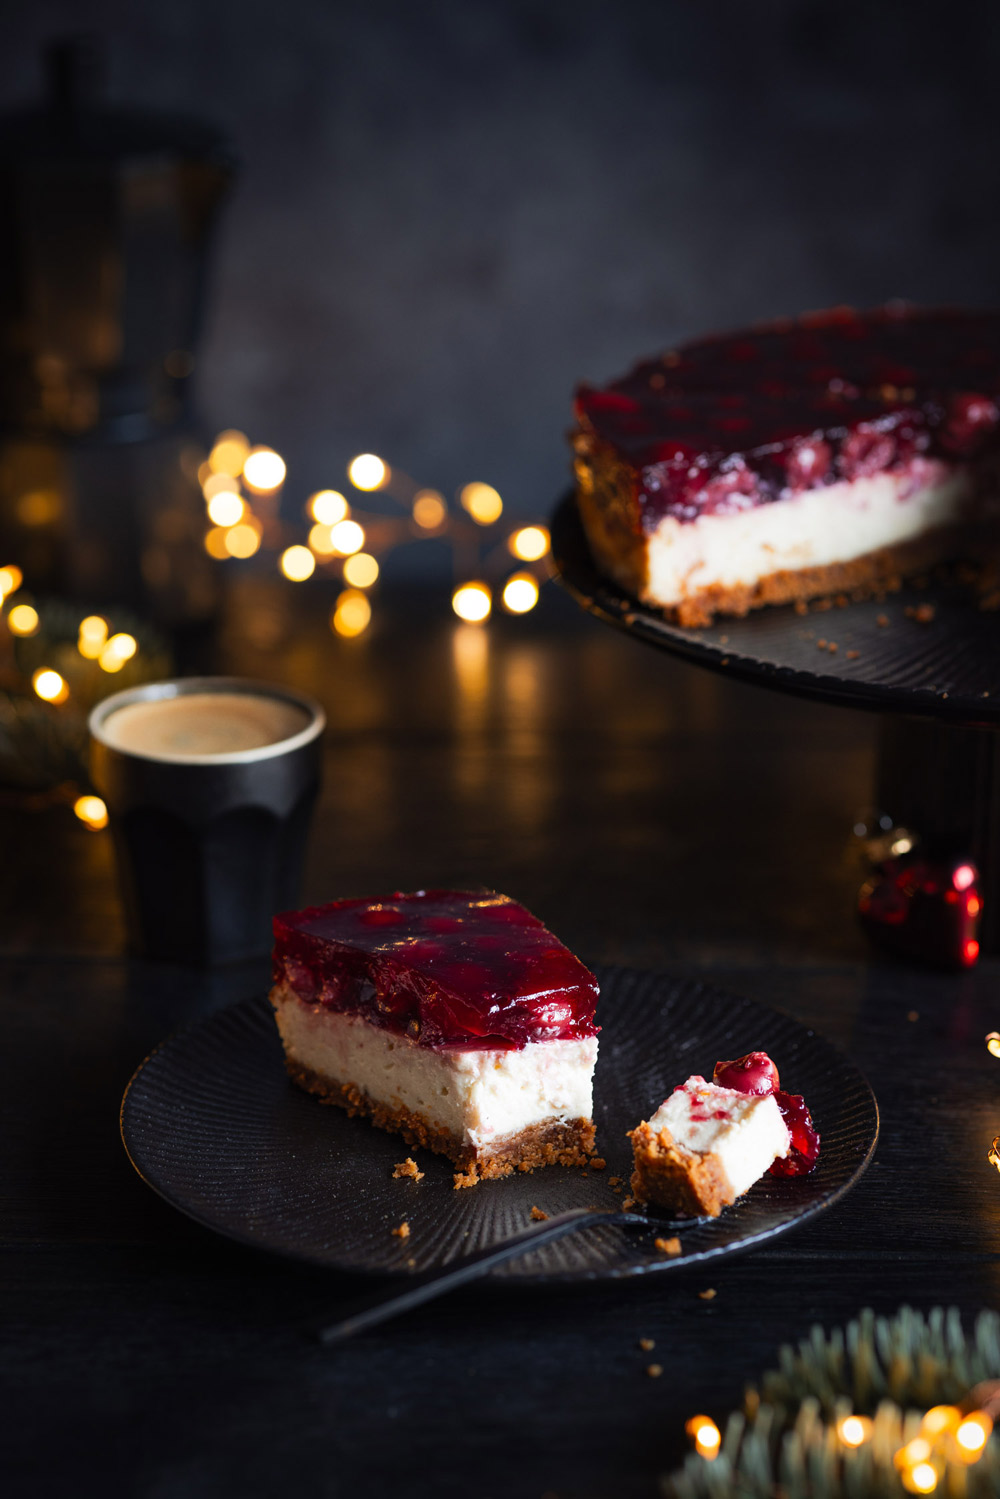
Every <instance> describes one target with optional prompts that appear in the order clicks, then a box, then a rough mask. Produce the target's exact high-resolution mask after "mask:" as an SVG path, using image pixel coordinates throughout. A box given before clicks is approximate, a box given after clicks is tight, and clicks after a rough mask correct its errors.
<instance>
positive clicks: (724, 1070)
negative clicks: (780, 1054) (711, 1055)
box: [712, 1051, 819, 1176]
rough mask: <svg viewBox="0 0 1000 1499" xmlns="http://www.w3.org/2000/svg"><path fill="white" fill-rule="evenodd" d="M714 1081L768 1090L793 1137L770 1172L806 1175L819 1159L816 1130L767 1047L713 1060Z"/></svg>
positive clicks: (743, 1089) (741, 1090)
mask: <svg viewBox="0 0 1000 1499" xmlns="http://www.w3.org/2000/svg"><path fill="white" fill-rule="evenodd" d="M712 1080H713V1082H716V1083H718V1084H719V1085H720V1086H721V1087H723V1088H735V1089H736V1090H737V1092H739V1093H753V1094H756V1095H758V1096H760V1095H763V1094H768V1093H769V1094H770V1095H771V1096H772V1097H773V1099H774V1101H775V1103H776V1104H777V1105H778V1108H779V1109H780V1110H781V1117H782V1119H784V1121H785V1124H786V1125H787V1126H788V1132H789V1134H790V1135H791V1137H792V1144H791V1149H790V1150H789V1152H788V1154H787V1155H786V1156H783V1157H782V1158H781V1159H780V1160H777V1161H775V1163H774V1165H773V1166H772V1167H771V1174H772V1175H773V1176H808V1175H809V1172H810V1171H812V1170H814V1169H815V1166H816V1162H817V1161H818V1160H819V1131H818V1130H817V1128H816V1126H815V1124H813V1121H812V1115H811V1114H810V1112H809V1109H808V1107H807V1105H806V1101H805V1099H804V1098H803V1097H802V1094H801V1093H786V1092H785V1091H784V1089H783V1088H782V1086H781V1083H780V1081H779V1078H778V1069H777V1067H775V1065H774V1063H773V1062H772V1061H771V1058H770V1057H769V1056H768V1054H767V1052H766V1051H750V1052H747V1054H746V1056H745V1057H737V1058H736V1060H735V1061H734V1062H716V1064H715V1071H714V1072H713V1073H712Z"/></svg>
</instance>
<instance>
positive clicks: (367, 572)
mask: <svg viewBox="0 0 1000 1499" xmlns="http://www.w3.org/2000/svg"><path fill="white" fill-rule="evenodd" d="M377 579H378V563H377V562H376V560H375V558H374V557H373V556H372V555H371V553H370V552H355V553H354V556H353V557H348V559H347V561H346V562H345V563H344V582H345V583H350V585H351V587H352V588H371V586H372V584H373V583H374V582H376V581H377Z"/></svg>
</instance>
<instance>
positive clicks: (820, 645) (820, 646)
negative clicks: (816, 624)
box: [816, 640, 826, 651]
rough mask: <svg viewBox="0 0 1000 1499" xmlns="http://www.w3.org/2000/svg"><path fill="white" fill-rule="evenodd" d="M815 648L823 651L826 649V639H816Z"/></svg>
mask: <svg viewBox="0 0 1000 1499" xmlns="http://www.w3.org/2000/svg"><path fill="white" fill-rule="evenodd" d="M816 649H817V650H818V651H825V650H826V641H825V640H817V642H816Z"/></svg>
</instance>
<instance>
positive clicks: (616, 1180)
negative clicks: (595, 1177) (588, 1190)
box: [608, 1176, 622, 1187]
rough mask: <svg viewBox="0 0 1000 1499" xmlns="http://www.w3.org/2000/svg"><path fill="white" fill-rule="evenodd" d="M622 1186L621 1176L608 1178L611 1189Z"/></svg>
mask: <svg viewBox="0 0 1000 1499" xmlns="http://www.w3.org/2000/svg"><path fill="white" fill-rule="evenodd" d="M621 1184H622V1179H621V1177H620V1176H609V1177H608V1186H609V1187H620V1186H621Z"/></svg>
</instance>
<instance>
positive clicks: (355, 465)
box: [347, 453, 389, 490]
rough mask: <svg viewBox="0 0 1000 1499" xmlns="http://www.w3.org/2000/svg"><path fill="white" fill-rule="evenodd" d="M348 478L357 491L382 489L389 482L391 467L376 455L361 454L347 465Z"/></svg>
mask: <svg viewBox="0 0 1000 1499" xmlns="http://www.w3.org/2000/svg"><path fill="white" fill-rule="evenodd" d="M347 477H348V478H349V479H350V481H351V483H352V484H353V485H354V487H355V489H364V490H372V489H381V488H382V486H383V484H387V483H388V482H389V466H388V464H385V463H383V462H382V460H381V458H377V457H376V456H375V454H374V453H359V454H358V456H357V457H356V458H352V459H351V461H350V463H349V464H348V465H347Z"/></svg>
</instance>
